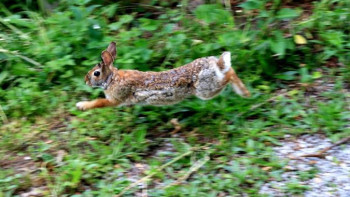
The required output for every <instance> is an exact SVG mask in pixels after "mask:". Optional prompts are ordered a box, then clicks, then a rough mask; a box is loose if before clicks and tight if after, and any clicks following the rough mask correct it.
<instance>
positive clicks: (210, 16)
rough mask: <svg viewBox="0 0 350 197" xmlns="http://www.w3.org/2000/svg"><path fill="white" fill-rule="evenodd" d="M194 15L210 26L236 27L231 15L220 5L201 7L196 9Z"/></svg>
mask: <svg viewBox="0 0 350 197" xmlns="http://www.w3.org/2000/svg"><path fill="white" fill-rule="evenodd" d="M194 14H195V15H196V17H197V18H198V19H199V20H202V21H204V22H206V23H208V24H210V23H215V24H229V25H232V26H234V20H233V17H232V15H231V13H230V12H228V11H227V10H224V9H222V7H221V6H220V5H216V4H211V5H200V6H198V7H197V8H196V10H195V11H194Z"/></svg>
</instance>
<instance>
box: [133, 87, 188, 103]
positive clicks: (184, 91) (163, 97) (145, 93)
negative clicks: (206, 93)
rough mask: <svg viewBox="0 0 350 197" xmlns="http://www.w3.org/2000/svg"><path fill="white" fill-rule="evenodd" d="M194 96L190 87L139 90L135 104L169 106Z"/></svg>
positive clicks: (134, 98) (135, 97)
mask: <svg viewBox="0 0 350 197" xmlns="http://www.w3.org/2000/svg"><path fill="white" fill-rule="evenodd" d="M191 95H192V90H191V89H190V88H188V87H177V88H166V89H161V90H137V91H135V93H134V94H133V99H132V100H133V103H135V104H136V103H138V104H146V105H169V104H174V103H177V102H179V101H181V100H183V99H185V98H187V97H189V96H191Z"/></svg>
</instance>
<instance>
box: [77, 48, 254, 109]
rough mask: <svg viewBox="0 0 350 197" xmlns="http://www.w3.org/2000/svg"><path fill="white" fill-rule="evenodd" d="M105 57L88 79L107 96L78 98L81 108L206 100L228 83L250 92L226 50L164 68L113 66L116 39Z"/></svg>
mask: <svg viewBox="0 0 350 197" xmlns="http://www.w3.org/2000/svg"><path fill="white" fill-rule="evenodd" d="M101 57H102V62H100V63H98V64H97V65H96V66H95V67H94V68H92V69H91V70H90V71H89V72H88V74H87V75H86V76H85V82H86V84H87V85H89V86H92V87H101V88H103V89H104V93H105V95H106V98H100V99H96V100H93V101H81V102H78V103H77V104H76V106H77V108H78V109H80V110H87V109H93V108H98V107H107V106H116V105H132V104H148V105H169V104H174V103H177V102H180V101H181V100H183V99H185V98H187V97H189V96H191V95H196V96H197V97H199V98H200V99H205V100H206V99H211V98H213V97H214V96H216V95H218V94H219V93H220V92H221V90H222V89H223V88H224V87H225V86H226V85H227V84H228V83H230V84H231V85H232V87H233V89H234V91H235V92H236V93H237V94H239V95H241V96H245V97H248V96H250V93H249V91H248V90H247V88H246V87H245V86H244V84H243V83H242V81H241V80H240V78H238V76H237V75H236V73H235V71H234V70H233V68H232V67H231V53H230V52H224V53H223V54H222V55H221V56H220V58H219V59H218V58H216V57H213V56H210V57H203V58H199V59H196V60H194V61H193V62H191V63H189V64H186V65H184V66H181V67H179V68H175V69H171V70H168V71H163V72H141V71H137V70H119V69H117V68H115V67H113V62H114V60H115V57H116V44H115V42H111V43H110V44H109V46H108V48H107V49H106V50H104V51H103V52H102V55H101Z"/></svg>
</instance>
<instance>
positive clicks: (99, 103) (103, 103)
mask: <svg viewBox="0 0 350 197" xmlns="http://www.w3.org/2000/svg"><path fill="white" fill-rule="evenodd" d="M119 104H120V103H119V102H113V101H110V100H108V99H96V100H93V101H81V102H78V103H77V104H76V107H77V108H78V109H80V110H88V109H93V108H101V107H108V106H116V105H119Z"/></svg>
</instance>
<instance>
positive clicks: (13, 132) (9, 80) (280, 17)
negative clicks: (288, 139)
mask: <svg viewBox="0 0 350 197" xmlns="http://www.w3.org/2000/svg"><path fill="white" fill-rule="evenodd" d="M203 3H205V4H203ZM349 40H350V2H349V1H342V0H321V1H308V0H304V1H298V2H295V1H281V0H248V1H234V0H231V1H224V3H222V2H221V1H218V2H216V1H200V0H199V1H186V0H183V1H172V0H168V1H147V0H146V1H141V2H138V1H118V2H113V1H98V0H96V1H92V0H72V1H68V0H62V1H49V0H38V1H29V0H28V1H19V0H16V1H10V0H5V1H2V2H1V3H0V63H1V64H0V87H1V89H0V116H1V123H0V124H2V126H1V127H0V129H1V130H0V196H13V195H16V194H20V193H24V192H28V191H30V190H33V189H37V190H40V191H41V193H42V194H43V195H45V196H46V195H47V196H49V195H51V196H63V195H74V196H97V195H100V196H110V195H113V194H119V193H120V192H121V191H122V190H123V189H125V188H126V187H127V186H128V185H129V184H130V183H132V182H135V181H136V180H139V179H141V178H142V177H144V176H147V175H150V176H149V179H148V180H146V181H145V182H144V184H143V186H142V187H141V186H139V185H136V187H133V188H130V189H128V190H124V191H125V192H126V193H125V195H126V196H127V195H130V196H134V195H135V194H141V193H142V192H147V193H148V195H149V196H228V195H230V196H235V195H238V196H239V195H242V194H248V195H249V196H258V195H259V194H258V191H259V187H260V186H261V184H263V183H264V182H265V181H268V180H272V179H278V178H279V175H280V173H281V172H282V171H283V170H284V168H283V166H284V164H285V161H281V160H280V159H278V158H276V157H275V156H274V154H273V151H272V148H271V147H272V146H275V145H278V144H279V143H280V142H279V140H280V139H281V138H282V137H283V136H284V135H285V134H292V135H296V136H297V135H300V134H303V133H312V132H323V133H326V134H327V135H328V136H329V137H331V138H332V139H334V140H336V139H339V138H341V137H343V136H346V135H348V134H349V129H348V127H346V126H347V124H348V119H349V118H350V114H349V112H348V110H347V107H348V102H347V101H348V99H349V94H347V93H344V90H345V89H346V88H348V81H349V77H350V72H349V71H350V69H349V62H350V55H349V54H350V42H349ZM111 41H116V42H117V50H118V53H117V59H116V64H115V66H117V67H118V68H121V69H138V70H154V71H160V70H166V69H170V68H174V67H178V66H181V65H183V64H185V63H188V62H190V61H192V60H194V59H196V58H199V57H204V56H210V55H216V56H217V55H219V54H221V53H222V52H223V51H231V52H232V59H233V61H232V62H233V66H234V68H235V69H236V70H237V72H238V74H239V76H240V77H241V78H242V80H243V81H244V82H245V83H246V84H247V85H248V87H249V89H250V90H251V91H252V94H253V96H252V98H250V99H242V98H239V97H238V96H236V95H234V93H233V92H232V90H230V89H226V90H225V91H224V92H223V93H222V94H221V95H220V96H218V97H217V98H215V99H213V100H210V101H201V100H198V99H195V98H191V99H188V100H186V101H184V102H182V103H179V104H176V105H172V106H164V107H152V106H133V107H119V108H105V109H97V110H92V111H87V112H80V111H78V110H76V108H75V103H76V102H77V101H80V100H83V99H91V98H97V97H99V96H100V97H101V96H103V94H102V92H101V90H96V89H91V88H90V87H88V86H86V85H85V84H84V80H83V77H84V75H85V74H86V72H87V71H88V70H89V69H90V68H91V67H92V66H93V65H94V64H96V63H97V62H98V61H100V52H101V51H102V50H103V49H104V48H105V47H106V46H107V45H108V43H109V42H111ZM319 80H322V81H326V82H329V83H332V84H334V87H333V86H332V88H327V89H325V90H321V91H318V92H317V91H316V93H315V91H314V90H315V86H316V85H315V84H318V83H316V82H317V81H319ZM282 92H286V93H283V94H282ZM276 94H277V96H276ZM278 95H280V96H278ZM310 95H314V97H309V96H310ZM273 96H275V97H273ZM270 97H273V98H274V99H270V100H268V102H266V100H267V99H269V98H270ZM178 156H180V157H179V159H178V160H177V159H176V158H178ZM168 162H170V165H166V164H167V163H168ZM164 165H165V166H164ZM196 167H197V168H196ZM303 177H304V178H305V177H308V175H304V176H303ZM146 183H147V184H146ZM293 184H294V185H293V187H292V189H290V188H286V190H289V189H290V190H291V191H292V192H293V193H298V192H300V191H304V190H305V189H306V187H305V186H303V185H298V182H297V181H296V182H293Z"/></svg>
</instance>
